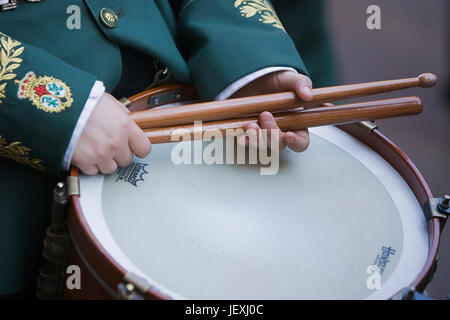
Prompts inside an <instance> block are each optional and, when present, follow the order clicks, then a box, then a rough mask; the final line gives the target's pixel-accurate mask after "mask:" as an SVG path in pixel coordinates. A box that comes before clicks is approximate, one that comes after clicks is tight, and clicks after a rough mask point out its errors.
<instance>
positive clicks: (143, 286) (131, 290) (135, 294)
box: [117, 272, 150, 300]
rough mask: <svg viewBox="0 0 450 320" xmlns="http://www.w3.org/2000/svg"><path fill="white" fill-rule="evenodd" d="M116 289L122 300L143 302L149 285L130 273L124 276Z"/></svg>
mask: <svg viewBox="0 0 450 320" xmlns="http://www.w3.org/2000/svg"><path fill="white" fill-rule="evenodd" d="M117 287H118V288H117V289H118V291H119V295H120V297H121V298H122V299H125V300H144V299H145V296H146V292H147V290H148V289H149V288H150V285H149V284H148V282H147V280H145V279H143V278H141V277H139V276H137V275H136V274H134V273H131V272H130V273H127V274H126V275H125V277H124V278H123V281H122V282H121V283H119V285H118V286H117Z"/></svg>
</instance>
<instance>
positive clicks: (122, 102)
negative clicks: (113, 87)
mask: <svg viewBox="0 0 450 320" xmlns="http://www.w3.org/2000/svg"><path fill="white" fill-rule="evenodd" d="M119 102H120V103H121V104H123V105H124V106H125V107H127V108H128V107H129V106H130V105H131V101H130V100H128V98H125V97H123V98H120V100H119Z"/></svg>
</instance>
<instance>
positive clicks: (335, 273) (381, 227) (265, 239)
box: [64, 95, 441, 299]
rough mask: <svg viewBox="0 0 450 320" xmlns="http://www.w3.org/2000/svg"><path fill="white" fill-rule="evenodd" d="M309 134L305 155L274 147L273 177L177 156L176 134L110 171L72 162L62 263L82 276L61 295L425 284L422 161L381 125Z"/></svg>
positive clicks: (302, 295) (377, 291) (350, 289)
mask: <svg viewBox="0 0 450 320" xmlns="http://www.w3.org/2000/svg"><path fill="white" fill-rule="evenodd" d="M145 99H146V101H147V99H148V101H150V98H149V96H148V95H146V96H145ZM141 102H142V101H141ZM310 133H311V144H310V147H309V149H308V150H307V151H306V152H303V153H300V154H299V153H295V152H292V151H290V150H286V151H283V152H282V153H280V159H279V170H278V172H277V174H274V175H261V174H260V173H261V172H260V166H259V165H257V164H212V165H211V164H206V163H198V162H199V161H197V164H194V161H192V164H177V163H174V161H172V160H173V152H174V151H173V150H174V147H175V146H176V145H178V147H179V146H180V145H179V144H177V143H176V144H158V145H153V146H152V152H151V154H150V155H149V156H148V157H147V158H145V159H138V158H136V159H135V160H134V162H133V163H132V164H131V165H130V166H128V167H126V168H120V169H119V170H118V171H117V172H116V173H114V174H112V175H108V176H104V175H97V176H84V175H81V174H79V173H78V171H77V170H76V169H73V170H72V172H71V175H72V177H77V178H78V181H79V195H74V196H72V198H71V207H70V210H69V215H68V221H69V227H70V231H71V235H72V239H73V245H74V248H73V250H72V254H71V259H70V262H69V264H71V265H78V266H80V267H81V279H82V285H81V290H67V289H66V291H65V293H64V296H65V298H69V299H70V298H108V297H109V298H148V299H388V298H392V297H393V296H395V295H396V294H397V293H398V292H400V291H401V290H402V289H404V288H413V289H415V290H418V291H423V290H424V288H425V286H426V285H427V283H428V282H429V281H430V279H431V275H432V273H433V271H434V267H435V261H436V256H437V251H438V247H439V236H440V229H441V226H440V220H439V219H438V218H435V217H431V218H429V219H427V218H426V217H425V215H424V211H423V209H422V206H423V204H424V203H426V201H427V200H428V199H431V198H432V194H431V192H430V189H429V188H428V186H427V184H426V182H425V181H424V179H423V178H422V176H421V174H420V173H419V171H418V170H417V169H416V168H415V166H414V165H413V163H412V162H411V161H410V160H409V159H408V158H407V156H406V155H405V154H404V153H403V152H402V151H401V150H400V149H399V148H398V147H396V146H395V145H394V144H393V143H392V142H391V141H389V140H388V139H387V138H386V137H385V136H383V135H382V134H381V133H380V132H379V131H378V130H377V129H376V128H373V127H370V128H367V127H366V128H363V127H362V126H360V125H356V124H350V125H345V126H340V127H335V126H327V127H318V128H313V129H310ZM182 143H183V144H189V148H190V147H191V146H192V144H191V142H182ZM209 143H210V142H209V141H203V142H202V144H203V148H202V150H204V149H205V148H207V146H208V144H209ZM194 153H195V152H194V151H193V152H192V153H191V156H192V158H194V156H195V155H194ZM200 162H201V161H200Z"/></svg>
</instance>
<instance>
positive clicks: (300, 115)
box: [131, 73, 437, 143]
mask: <svg viewBox="0 0 450 320" xmlns="http://www.w3.org/2000/svg"><path fill="white" fill-rule="evenodd" d="M436 82H437V77H436V76H435V75H434V74H431V73H425V74H422V75H420V76H418V77H416V78H407V79H398V80H388V81H378V82H368V83H360V84H352V85H343V86H335V87H326V88H319V89H313V98H312V100H311V101H308V102H305V101H302V100H300V99H299V98H298V97H297V95H296V93H295V92H282V93H273V94H266V95H259V96H253V97H245V98H237V99H229V100H223V101H211V102H203V103H195V104H191V105H181V106H170V107H165V108H159V109H149V110H144V111H137V112H133V113H131V117H132V119H133V120H134V121H135V122H136V124H137V125H138V126H139V127H140V128H142V129H144V132H145V133H146V135H147V136H148V138H149V139H150V140H151V142H152V143H165V142H171V141H172V134H173V133H174V132H176V131H175V130H177V129H184V130H187V131H184V132H189V134H190V135H191V138H194V131H195V130H196V129H195V128H194V121H202V122H203V123H202V128H201V130H202V135H200V136H203V133H204V132H206V131H208V130H218V131H220V132H221V133H222V134H223V135H226V130H227V129H243V130H244V131H245V129H246V127H247V125H248V124H250V123H257V122H258V114H259V113H261V112H264V111H270V112H273V113H274V118H275V121H276V122H277V124H278V126H279V127H280V129H281V130H283V131H294V130H300V129H306V128H311V127H316V126H324V125H337V124H345V123H351V122H359V121H367V120H376V119H383V118H391V117H399V116H407V115H414V114H419V113H421V112H422V109H423V107H422V102H421V100H420V98H418V97H402V98H396V99H388V100H377V101H368V102H361V103H354V104H345V105H340V106H330V105H324V104H326V103H330V102H333V101H339V100H346V99H350V98H357V97H365V96H370V95H374V94H380V93H385V92H390V91H395V90H401V89H407V88H413V87H422V88H430V87H433V86H434V85H435V84H436ZM298 107H302V108H303V109H301V110H293V109H296V108H298Z"/></svg>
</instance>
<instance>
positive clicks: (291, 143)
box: [283, 130, 310, 152]
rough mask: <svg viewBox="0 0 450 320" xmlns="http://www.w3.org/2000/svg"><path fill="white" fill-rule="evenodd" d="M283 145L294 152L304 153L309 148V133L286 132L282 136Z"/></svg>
mask: <svg viewBox="0 0 450 320" xmlns="http://www.w3.org/2000/svg"><path fill="white" fill-rule="evenodd" d="M283 141H284V143H285V144H286V145H287V146H288V147H289V149H291V150H293V151H295V152H302V151H305V150H306V149H307V148H308V146H309V141H310V140H309V133H308V131H307V130H301V131H296V132H295V133H294V132H292V131H288V132H286V133H285V134H284V136H283Z"/></svg>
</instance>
